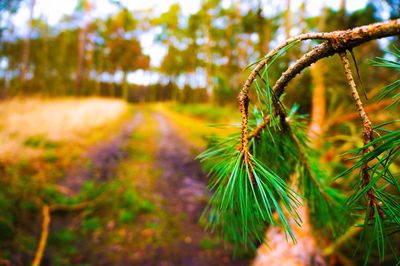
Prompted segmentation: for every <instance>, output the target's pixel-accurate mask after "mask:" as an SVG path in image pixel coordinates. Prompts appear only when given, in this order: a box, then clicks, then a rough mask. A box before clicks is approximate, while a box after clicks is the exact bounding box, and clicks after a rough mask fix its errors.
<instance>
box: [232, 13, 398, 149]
mask: <svg viewBox="0 0 400 266" xmlns="http://www.w3.org/2000/svg"><path fill="white" fill-rule="evenodd" d="M399 34H400V19H396V20H390V21H386V22H380V23H375V24H370V25H366V26H362V27H357V28H354V29H349V30H339V31H333V32H329V33H312V34H301V35H298V36H295V37H292V38H290V39H288V40H286V41H285V42H284V43H282V44H280V45H278V46H277V47H276V48H275V49H273V50H271V51H270V52H269V53H268V54H267V55H266V56H265V57H264V59H263V60H261V61H260V62H259V63H258V64H257V65H256V66H255V67H254V69H253V70H252V72H251V73H250V75H249V77H248V78H247V80H246V82H245V84H244V85H243V87H242V90H241V92H240V94H239V102H240V108H241V113H242V137H243V136H244V135H246V134H244V132H243V131H244V130H248V127H247V125H244V124H243V122H246V124H247V122H248V117H247V115H248V114H247V113H248V111H247V110H245V109H247V106H248V101H249V97H248V93H249V89H250V86H251V84H252V83H253V81H254V80H255V78H256V77H257V75H258V73H259V72H260V71H261V69H262V68H263V67H264V66H265V65H266V64H267V63H268V61H269V59H270V58H271V57H272V56H273V55H275V54H276V53H277V52H278V51H279V50H281V49H282V48H284V47H285V46H287V45H289V44H291V43H293V42H295V41H298V40H308V39H324V40H327V41H326V42H324V43H322V44H320V45H317V46H316V47H314V48H313V49H312V50H311V51H309V52H308V53H306V54H304V55H303V56H302V57H301V58H300V59H299V60H297V61H296V62H295V63H294V64H293V65H292V66H291V67H289V68H288V69H287V70H286V71H285V72H284V73H283V74H282V75H281V77H280V78H279V79H278V80H277V82H276V83H275V85H274V87H273V91H274V93H275V95H276V96H277V97H278V98H279V97H280V96H281V95H282V94H283V92H284V89H285V87H286V86H287V84H288V83H289V82H290V81H291V80H292V79H293V78H294V77H295V76H296V75H297V74H299V73H300V72H301V71H303V70H304V69H305V68H307V67H309V66H310V65H311V64H313V63H315V62H317V61H319V60H320V59H322V58H325V57H329V56H332V55H334V54H336V53H342V52H344V51H346V50H349V49H352V48H354V47H356V46H358V45H361V44H363V43H365V42H368V41H371V40H374V39H380V38H384V37H388V36H395V35H399ZM245 102H247V103H246V104H244V103H245ZM242 108H244V109H243V110H242ZM281 115H282V114H281ZM245 116H246V117H245ZM254 136H255V135H254V134H251V137H254ZM247 137H248V134H247V135H246V138H247ZM245 141H247V140H245ZM242 142H243V139H242ZM242 146H243V145H242Z"/></svg>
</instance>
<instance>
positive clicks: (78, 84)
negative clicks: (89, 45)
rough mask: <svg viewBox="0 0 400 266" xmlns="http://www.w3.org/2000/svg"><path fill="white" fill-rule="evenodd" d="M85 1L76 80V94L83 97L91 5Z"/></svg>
mask: <svg viewBox="0 0 400 266" xmlns="http://www.w3.org/2000/svg"><path fill="white" fill-rule="evenodd" d="M82 1H83V21H84V25H83V26H82V28H81V30H80V33H79V43H78V66H77V69H76V79H75V89H76V92H75V93H76V94H77V95H81V90H82V88H81V87H82V78H83V77H84V73H83V72H84V67H83V65H84V61H85V45H86V37H87V21H86V17H87V15H88V13H89V11H90V8H91V7H90V4H89V2H88V0H82Z"/></svg>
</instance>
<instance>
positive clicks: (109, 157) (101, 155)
mask: <svg viewBox="0 0 400 266" xmlns="http://www.w3.org/2000/svg"><path fill="white" fill-rule="evenodd" d="M142 121H143V114H142V113H141V112H138V113H136V114H135V116H134V117H133V118H132V119H131V120H130V121H128V122H127V123H126V124H124V125H123V127H122V129H121V131H120V132H119V133H118V134H117V135H116V136H114V137H113V138H112V139H111V140H109V141H106V142H103V143H98V144H97V145H95V146H93V147H92V148H90V149H89V151H88V153H87V154H86V155H85V156H86V158H87V159H89V163H90V165H89V167H88V166H87V165H78V166H76V167H74V168H72V169H71V170H70V171H68V172H67V174H66V176H65V178H64V179H63V180H62V181H61V182H60V185H61V186H63V187H65V188H67V189H68V190H69V191H71V192H72V194H75V193H78V192H79V191H80V188H81V186H82V184H83V183H84V182H85V181H88V180H94V181H102V182H104V181H107V180H109V179H110V178H112V177H113V175H114V174H115V171H116V168H117V166H118V163H119V162H120V161H121V160H123V159H124V158H125V157H126V155H127V154H126V152H125V151H124V146H125V145H126V144H127V143H128V142H129V138H130V136H131V135H132V132H133V130H134V129H135V128H136V127H137V126H138V125H139V124H140V123H141V122H142Z"/></svg>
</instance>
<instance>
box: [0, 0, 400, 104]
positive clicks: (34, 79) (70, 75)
mask: <svg viewBox="0 0 400 266" xmlns="http://www.w3.org/2000/svg"><path fill="white" fill-rule="evenodd" d="M398 6H399V3H398V1H397V0H388V1H367V0H358V1H345V0H337V1H329V3H324V2H323V1H316V0H309V1H300V0H296V1H294V0H292V1H290V0H287V1H273V0H271V1H263V0H257V1H240V0H221V1H217V0H215V1H211V0H210V1H202V0H196V1H190V2H187V1H155V0H152V1H111V0H108V1H107V0H98V1H94V0H92V1H90V0H88V1H86V0H85V1H58V2H54V1H45V0H36V1H28V0H26V1H18V0H10V1H5V0H3V1H1V6H0V8H1V20H0V25H1V36H0V38H1V47H0V48H1V50H0V53H1V61H0V71H1V72H0V76H1V94H0V95H1V97H8V96H15V95H26V94H40V95H47V96H61V95H75V96H89V95H100V96H107V97H125V98H126V99H127V100H129V101H132V102H140V101H147V102H149V101H170V100H174V101H179V102H210V101H211V102H216V103H219V104H224V103H232V102H233V101H234V98H235V97H236V95H237V91H238V89H239V88H240V85H241V84H242V81H243V79H244V77H245V76H246V72H243V71H242V69H243V68H244V67H245V66H246V65H248V64H250V63H251V62H253V61H255V60H256V59H258V58H260V57H261V56H263V55H264V54H266V53H267V51H268V50H269V48H271V47H273V46H274V45H277V44H278V43H279V42H281V41H283V40H284V39H286V38H288V37H289V36H293V35H295V34H299V33H302V32H309V31H331V30H335V29H345V28H349V27H355V26H359V25H363V24H368V23H372V22H376V21H381V20H385V19H389V18H393V17H396V16H397V15H398V14H397V13H398V8H399V7H398ZM372 46H375V47H372ZM387 46H388V41H387V40H386V41H382V42H380V45H376V44H375V45H371V46H369V47H368V48H365V51H368V53H362V55H363V56H362V57H361V58H360V59H359V61H360V62H359V63H360V64H363V60H366V59H367V58H369V59H371V58H373V57H374V56H378V55H382V49H385V48H387ZM370 47H371V48H370ZM306 48H307V44H305V45H304V47H298V48H297V49H296V50H295V51H291V52H290V56H289V58H288V61H287V62H284V63H286V64H283V63H282V66H281V67H282V68H279V67H278V68H277V70H276V72H277V73H280V71H281V70H282V69H283V68H284V67H285V66H286V65H287V63H288V62H290V60H294V59H295V58H296V57H298V56H299V55H300V54H301V53H302V52H303V51H304V50H305V49H306ZM328 72H329V73H332V71H328ZM332 74H333V75H332V76H336V73H332ZM371 80H379V79H376V78H375V77H373V78H372V77H371ZM336 83H337V82H336ZM329 84H331V86H332V87H334V86H335V85H336V84H335V83H331V82H329ZM305 91H309V90H305Z"/></svg>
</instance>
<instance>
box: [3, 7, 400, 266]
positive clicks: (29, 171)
mask: <svg viewBox="0 0 400 266" xmlns="http://www.w3.org/2000/svg"><path fill="white" fill-rule="evenodd" d="M399 8H400V1H398V0H357V1H355V0H352V1H350V0H348V1H346V0H332V1H318V0H285V1H279V0H248V1H244V0H191V1H185V0H146V1H137V0H68V1H67V0H59V1H54V0H53V1H52V0H0V213H1V215H0V265H29V264H30V263H31V262H32V261H35V262H39V264H35V263H33V265H248V264H249V263H250V261H251V260H252V259H253V258H254V256H255V254H254V253H253V254H242V256H241V257H234V256H233V255H232V250H231V249H230V247H229V245H227V247H225V248H224V247H223V241H222V240H221V239H220V237H219V236H218V235H214V234H213V233H211V232H209V231H206V230H205V229H204V228H205V226H206V221H205V220H204V219H200V220H199V218H200V215H201V213H202V210H203V208H204V206H205V204H206V202H207V200H208V198H209V196H210V194H209V192H208V191H207V189H206V186H207V184H206V183H207V180H206V175H205V174H204V173H203V171H202V169H201V166H200V164H199V162H198V161H196V160H195V159H194V158H195V157H196V155H197V154H199V152H201V151H202V150H204V149H205V148H206V147H207V145H208V139H207V138H206V136H209V135H217V136H223V135H228V134H230V133H231V132H233V131H234V130H235V128H233V129H232V128H222V129H221V128H216V127H210V126H209V125H210V124H222V123H224V124H226V123H236V124H237V123H238V122H239V121H240V120H239V119H240V113H239V111H238V110H237V95H238V92H239V90H240V88H241V86H242V85H243V83H244V81H245V79H246V77H247V75H248V74H249V69H245V68H246V66H247V65H249V64H251V63H254V62H256V61H257V60H258V59H259V58H261V57H262V56H263V55H265V54H266V53H267V52H268V51H269V50H270V49H272V48H273V47H275V46H276V45H277V44H279V43H280V42H282V41H284V40H285V39H287V38H288V37H290V36H294V35H296V34H300V33H305V32H311V31H332V30H338V29H347V28H351V27H356V26H361V25H365V24H369V23H373V22H378V21H383V20H388V19H393V18H398V17H399ZM398 40H399V39H398V37H391V38H386V39H382V40H379V41H372V42H369V43H367V44H364V45H362V46H360V47H357V48H355V49H354V51H353V52H354V57H355V60H356V62H357V65H358V72H359V74H360V77H361V83H359V84H360V85H361V86H360V90H364V91H365V94H367V95H368V99H372V98H373V97H374V95H376V94H377V93H378V91H379V90H380V89H381V88H382V87H383V86H385V85H387V84H389V83H390V82H393V81H395V80H396V79H398V77H399V73H398V72H396V71H395V70H393V69H389V68H378V67H374V66H372V65H371V64H370V63H369V60H373V59H375V58H376V57H384V58H389V59H393V60H398V58H396V57H395V56H394V55H392V54H390V53H388V51H391V50H393V47H394V46H393V45H397V47H400V46H399V41H398ZM314 44H315V43H314ZM312 45H313V43H311V42H303V43H301V44H299V45H297V46H295V47H294V48H292V49H290V50H289V51H288V52H287V53H286V54H285V55H284V56H282V57H281V58H279V60H278V61H277V62H276V63H275V64H274V66H273V68H271V69H270V70H269V71H270V72H269V75H270V82H271V84H273V82H274V81H275V80H276V79H277V78H278V77H279V76H280V74H281V73H282V72H283V71H285V70H286V69H287V67H288V66H290V65H291V64H292V63H293V62H295V60H296V59H298V58H299V57H301V55H302V54H303V53H304V52H306V51H307V50H308V49H310V48H311V47H312ZM360 94H364V93H363V92H360ZM364 99H365V104H366V108H367V111H368V112H370V115H371V118H372V120H373V122H374V123H376V124H378V123H380V122H385V121H388V120H390V119H392V120H393V119H396V117H397V118H398V110H397V111H396V108H393V109H391V111H390V110H387V111H386V110H385V112H381V110H382V109H383V108H384V106H386V105H387V104H388V103H389V102H388V100H383V101H381V102H379V103H376V102H374V101H372V100H367V99H366V98H364V96H363V100H364ZM285 103H286V104H287V105H288V106H291V105H293V104H294V103H296V104H299V106H300V108H299V112H300V113H301V114H307V115H308V119H309V120H310V126H311V128H312V129H313V132H315V134H316V135H317V136H318V138H316V140H315V143H313V145H315V146H316V147H317V148H318V150H319V151H320V153H321V154H320V156H321V163H325V164H326V166H324V168H325V170H327V172H328V173H330V174H331V175H332V176H335V175H336V174H337V173H339V172H341V171H342V170H343V169H345V168H346V167H348V166H349V162H348V161H346V160H345V158H343V157H340V156H339V155H340V154H343V153H344V152H346V151H348V150H350V149H352V148H356V147H360V145H361V144H362V141H361V138H360V134H361V133H360V132H361V129H360V127H359V121H358V119H357V118H358V114H357V113H356V110H355V108H354V106H353V104H352V99H351V97H350V94H349V92H348V88H347V84H346V81H345V78H344V71H343V67H342V65H341V63H340V60H339V58H338V57H331V58H327V59H324V60H322V61H320V62H318V63H317V64H314V65H313V66H312V67H311V68H308V69H306V70H305V71H303V73H302V74H301V75H299V76H297V77H296V78H295V79H294V80H293V81H292V82H291V83H290V84H289V86H288V88H287V94H286V95H285ZM356 181H357V176H356V175H355V176H354V178H352V179H349V180H347V181H346V182H345V183H344V182H339V183H338V184H335V186H337V187H340V188H342V189H344V190H347V191H349V190H351V188H352V184H354V183H355V182H356ZM46 206H47V207H46ZM46 218H50V221H49V219H46ZM44 221H48V223H47V224H46V222H44ZM43 232H47V233H48V234H47V235H48V236H46V234H44V233H43ZM356 236H357V232H355V233H354V237H352V238H350V239H349V240H348V241H347V242H346V245H345V246H338V247H337V250H335V251H334V252H331V253H330V254H329V256H328V257H329V265H360V263H363V258H362V257H363V256H360V257H353V256H352V253H353V250H354V249H355V247H356V246H357V237H356ZM40 239H44V240H43V242H44V243H45V245H44V248H43V247H42V249H41V248H40V245H39V242H40ZM330 242H331V240H329V239H325V240H324V242H323V244H321V245H325V246H326V245H327V243H328V244H329V243H330ZM362 252H363V251H361V254H363V253H362ZM371 257H372V258H371V259H370V263H371V265H378V264H375V263H377V261H376V260H374V258H373V256H371ZM391 259H393V258H391V257H390V256H389V257H388V260H389V264H387V265H390V260H391ZM392 262H393V260H392Z"/></svg>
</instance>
